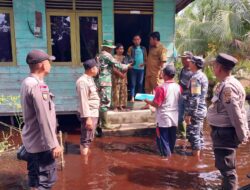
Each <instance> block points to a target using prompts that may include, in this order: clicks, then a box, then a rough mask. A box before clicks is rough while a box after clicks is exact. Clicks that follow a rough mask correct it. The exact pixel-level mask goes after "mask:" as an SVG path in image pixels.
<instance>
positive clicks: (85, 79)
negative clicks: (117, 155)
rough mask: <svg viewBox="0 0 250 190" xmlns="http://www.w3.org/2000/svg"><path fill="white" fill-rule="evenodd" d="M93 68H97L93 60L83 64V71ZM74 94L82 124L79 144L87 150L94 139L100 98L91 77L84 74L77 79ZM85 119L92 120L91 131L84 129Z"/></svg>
mask: <svg viewBox="0 0 250 190" xmlns="http://www.w3.org/2000/svg"><path fill="white" fill-rule="evenodd" d="M95 66H97V62H96V61H95V60H94V59H90V60H87V61H85V62H84V68H85V70H87V69H91V68H93V67H95ZM76 92H77V100H78V101H77V102H78V112H79V114H80V117H81V124H82V126H81V138H80V141H81V142H80V143H81V145H82V147H83V148H88V147H89V146H90V144H91V142H92V141H93V140H94V137H95V130H96V127H97V122H98V117H99V108H100V98H99V95H98V92H97V88H96V85H95V82H94V79H93V77H92V76H89V75H87V74H85V73H84V74H83V75H82V76H81V77H80V78H78V79H77V81H76ZM87 118H91V119H92V123H93V126H92V129H91V130H89V129H87V128H86V122H87Z"/></svg>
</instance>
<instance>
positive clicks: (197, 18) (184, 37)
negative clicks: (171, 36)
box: [176, 0, 250, 59]
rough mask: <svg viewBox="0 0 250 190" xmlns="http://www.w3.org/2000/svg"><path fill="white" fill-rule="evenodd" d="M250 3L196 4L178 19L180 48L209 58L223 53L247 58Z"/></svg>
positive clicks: (230, 0) (220, 0) (211, 0)
mask: <svg viewBox="0 0 250 190" xmlns="http://www.w3.org/2000/svg"><path fill="white" fill-rule="evenodd" d="M249 30H250V2H249V1H248V0H216V1H214V0H199V1H194V2H193V3H192V4H191V5H190V6H189V7H187V8H186V9H185V10H184V11H183V12H182V13H181V14H179V15H178V16H177V18H176V47H177V49H178V51H179V52H180V53H181V52H183V51H187V50H189V51H193V53H194V54H196V55H202V56H205V57H207V58H210V57H213V56H215V55H216V54H218V53H219V52H226V53H230V54H233V55H234V56H236V57H237V58H241V59H245V58H247V56H248V55H249V54H250V45H249V44H250V43H249V42H250V33H249Z"/></svg>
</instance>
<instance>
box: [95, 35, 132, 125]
mask: <svg viewBox="0 0 250 190" xmlns="http://www.w3.org/2000/svg"><path fill="white" fill-rule="evenodd" d="M114 48H115V46H114V45H113V41H111V40H104V42H103V44H102V51H101V53H100V55H99V57H98V62H99V66H100V71H99V75H98V77H97V78H96V86H97V88H98V92H99V96H100V100H101V104H100V124H101V125H100V127H101V128H110V126H109V124H108V121H107V111H108V109H109V108H110V105H111V94H112V92H111V89H112V80H111V76H112V69H113V67H115V68H117V69H118V70H120V71H126V70H127V69H128V68H130V67H131V65H132V64H128V65H125V64H121V63H120V62H118V61H116V60H115V59H114V57H113V56H112V55H111V52H112V50H113V49H114Z"/></svg>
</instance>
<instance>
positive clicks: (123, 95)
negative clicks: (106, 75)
mask: <svg viewBox="0 0 250 190" xmlns="http://www.w3.org/2000/svg"><path fill="white" fill-rule="evenodd" d="M123 53H124V47H123V45H122V44H116V48H115V55H114V58H115V59H116V60H117V61H118V62H120V63H124V62H125V56H124V55H123ZM124 64H125V63H124ZM127 83H128V82H127V72H121V71H119V70H118V69H116V68H114V67H113V74H112V105H113V109H114V111H117V110H118V109H119V110H121V111H124V109H126V106H127Z"/></svg>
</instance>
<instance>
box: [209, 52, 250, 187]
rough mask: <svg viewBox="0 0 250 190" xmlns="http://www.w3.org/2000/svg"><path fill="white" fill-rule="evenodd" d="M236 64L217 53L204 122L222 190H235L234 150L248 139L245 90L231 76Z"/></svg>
mask: <svg viewBox="0 0 250 190" xmlns="http://www.w3.org/2000/svg"><path fill="white" fill-rule="evenodd" d="M236 63H237V59H235V58H234V57H232V56H230V55H227V54H224V53H220V54H219V55H218V56H217V58H216V60H215V61H214V63H213V69H214V73H215V76H216V78H217V79H218V81H219V84H218V85H217V86H216V89H215V93H214V96H213V98H212V105H211V106H210V107H209V109H208V115H207V120H208V123H209V125H210V126H211V128H212V131H211V137H212V141H213V148H214V155H215V167H216V168H217V169H218V170H220V172H221V175H222V176H223V181H222V189H225V190H236V189H237V183H238V179H237V174H236V170H235V168H236V157H235V156H236V148H237V147H238V145H239V144H240V143H243V142H246V141H247V138H248V133H249V129H248V124H247V116H246V110H245V107H244V102H245V96H246V95H245V90H244V88H243V87H242V85H241V83H240V82H239V81H238V80H237V79H235V78H234V77H233V76H232V75H231V71H232V69H233V68H234V66H235V64H236Z"/></svg>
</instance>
